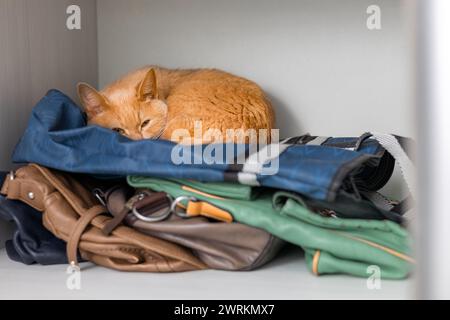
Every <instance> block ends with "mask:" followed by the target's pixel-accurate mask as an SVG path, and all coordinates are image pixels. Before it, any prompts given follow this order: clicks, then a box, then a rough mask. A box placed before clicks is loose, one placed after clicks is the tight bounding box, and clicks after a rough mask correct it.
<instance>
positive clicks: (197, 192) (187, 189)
mask: <svg viewBox="0 0 450 320" xmlns="http://www.w3.org/2000/svg"><path fill="white" fill-rule="evenodd" d="M181 189H183V190H185V191H190V192H193V193H196V194H199V195H202V196H205V197H208V198H211V199H216V200H225V198H222V197H219V196H215V195H213V194H209V193H206V192H203V191H199V190H196V189H194V188H191V187H188V186H182V187H181Z"/></svg>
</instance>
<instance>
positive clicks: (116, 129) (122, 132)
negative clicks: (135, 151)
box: [112, 128, 125, 134]
mask: <svg viewBox="0 0 450 320" xmlns="http://www.w3.org/2000/svg"><path fill="white" fill-rule="evenodd" d="M112 130H113V131H115V132H118V133H120V134H125V130H123V129H122V128H113V129H112Z"/></svg>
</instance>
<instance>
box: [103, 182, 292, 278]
mask: <svg viewBox="0 0 450 320" xmlns="http://www.w3.org/2000/svg"><path fill="white" fill-rule="evenodd" d="M129 188H130V187H127V186H126V185H116V186H113V187H112V188H110V189H109V190H106V191H104V192H102V191H100V193H101V194H102V195H101V198H102V199H103V200H104V201H105V203H106V205H107V208H108V210H109V212H110V213H111V214H112V215H113V216H114V217H115V218H118V219H115V220H116V221H115V222H116V223H114V220H111V221H110V223H109V226H108V228H106V229H104V231H105V232H110V231H111V230H113V229H114V227H115V226H117V225H118V222H119V220H123V219H124V222H125V224H126V225H128V226H130V227H132V228H133V229H136V230H139V231H141V232H143V233H145V234H148V235H152V236H154V237H157V238H160V239H165V240H167V241H171V242H174V243H177V244H179V245H182V246H184V247H187V248H190V249H191V250H192V251H193V252H194V254H195V255H196V256H197V257H199V258H200V259H201V260H202V261H203V262H204V263H205V264H206V265H208V267H210V268H213V269H222V270H242V271H243V270H252V269H255V268H258V267H260V266H262V265H263V264H265V263H267V262H269V261H270V260H271V259H272V258H273V257H274V256H275V255H276V253H278V251H279V249H280V248H281V247H282V245H283V243H284V242H283V241H282V240H280V239H279V238H276V237H274V236H273V235H271V234H270V233H268V232H266V231H264V230H262V229H257V228H254V227H250V226H247V225H244V224H241V223H238V222H232V223H227V222H222V221H214V220H211V219H208V218H206V217H200V216H198V217H190V218H182V217H180V216H178V215H176V214H175V213H173V212H172V213H170V209H169V208H170V205H171V203H170V201H167V198H166V196H167V195H166V194H164V193H160V192H158V193H157V192H151V191H150V190H137V191H136V194H135V195H134V196H133V197H131V198H130V199H129V198H128V195H129V194H130V189H129ZM138 199H140V200H138ZM141 204H143V205H141ZM133 207H134V208H136V207H139V214H138V215H135V214H133V213H132V208H133ZM168 209H169V210H168ZM165 213H167V214H165ZM142 216H144V219H148V220H151V219H155V217H156V219H155V220H158V219H157V217H162V218H163V219H160V220H161V221H154V222H149V221H144V220H142V218H139V217H142Z"/></svg>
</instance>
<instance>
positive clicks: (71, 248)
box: [66, 205, 106, 265]
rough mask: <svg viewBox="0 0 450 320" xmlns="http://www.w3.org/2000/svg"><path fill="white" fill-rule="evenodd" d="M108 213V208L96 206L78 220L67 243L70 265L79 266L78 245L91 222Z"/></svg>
mask: <svg viewBox="0 0 450 320" xmlns="http://www.w3.org/2000/svg"><path fill="white" fill-rule="evenodd" d="M102 213H106V208H105V207H104V206H101V205H97V206H94V207H92V208H90V209H89V210H88V211H86V212H85V213H84V214H83V215H82V216H81V217H80V219H78V221H77V223H76V225H75V227H74V228H73V230H72V233H71V234H70V236H69V240H68V241H67V247H66V252H67V260H68V261H69V263H70V264H74V265H78V245H79V243H80V239H81V236H82V235H83V233H84V231H85V230H86V228H87V227H88V226H89V225H90V223H91V221H92V220H93V219H94V218H95V217H97V216H98V215H100V214H102Z"/></svg>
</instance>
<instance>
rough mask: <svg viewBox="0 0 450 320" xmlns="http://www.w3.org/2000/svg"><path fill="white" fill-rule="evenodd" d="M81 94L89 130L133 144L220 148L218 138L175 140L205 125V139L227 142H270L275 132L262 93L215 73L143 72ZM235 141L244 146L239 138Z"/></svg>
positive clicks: (82, 90) (245, 82)
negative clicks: (240, 133) (259, 135)
mask: <svg viewBox="0 0 450 320" xmlns="http://www.w3.org/2000/svg"><path fill="white" fill-rule="evenodd" d="M78 94H79V97H80V100H81V102H82V104H83V107H84V110H85V112H86V114H87V116H88V123H89V124H93V125H99V126H101V127H105V128H110V129H112V130H115V131H117V132H119V133H121V134H123V135H125V136H126V137H128V138H130V139H133V140H138V139H158V138H162V139H166V140H172V141H175V142H186V141H188V143H205V142H212V141H216V142H217V139H216V138H215V137H216V136H215V135H214V134H213V135H211V136H210V137H209V138H206V137H203V138H202V141H198V140H182V138H180V137H179V136H178V137H177V136H173V135H172V134H173V133H174V131H175V130H177V129H186V130H184V132H189V135H190V137H194V125H195V124H198V122H196V121H201V127H202V133H204V132H205V131H206V130H208V129H216V132H217V130H218V131H219V133H221V134H222V135H223V139H225V135H226V130H227V129H243V130H248V129H255V130H259V129H267V139H268V140H267V141H268V142H269V141H270V130H271V129H272V128H273V127H274V113H273V110H272V107H271V104H270V102H269V101H268V100H267V98H266V97H265V95H264V92H263V91H262V90H261V88H260V87H259V86H258V85H256V84H255V83H253V82H251V81H249V80H246V79H244V78H241V77H237V76H234V75H232V74H229V73H226V72H224V71H220V70H216V69H192V70H170V69H165V68H161V67H156V66H151V67H145V68H142V69H139V70H136V71H134V72H131V73H129V74H128V75H126V76H124V77H123V78H121V79H119V80H117V81H116V82H114V83H112V84H110V85H108V86H107V87H106V88H104V89H103V90H102V91H100V92H98V91H97V90H95V89H94V88H92V87H91V86H89V85H88V84H85V83H79V84H78ZM263 134H264V133H263ZM206 140H208V141H206ZM231 140H232V142H242V141H236V140H237V139H236V137H232V138H231ZM245 142H248V139H247V137H246V138H245Z"/></svg>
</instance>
